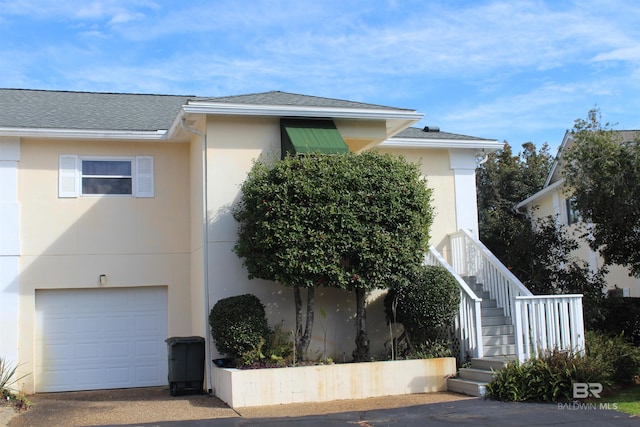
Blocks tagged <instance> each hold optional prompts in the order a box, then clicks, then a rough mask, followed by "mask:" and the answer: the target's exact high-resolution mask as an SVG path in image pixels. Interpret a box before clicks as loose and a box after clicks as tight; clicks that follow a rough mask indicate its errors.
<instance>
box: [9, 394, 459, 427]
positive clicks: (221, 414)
mask: <svg viewBox="0 0 640 427" xmlns="http://www.w3.org/2000/svg"><path fill="white" fill-rule="evenodd" d="M29 399H30V400H31V401H32V403H33V406H32V407H31V408H30V409H29V410H28V411H26V412H23V413H21V414H19V415H17V416H14V417H12V418H11V420H10V421H9V420H8V419H7V420H6V422H8V424H7V425H8V426H10V427H27V426H38V427H40V426H50V427H55V426H61V427H71V426H105V425H142V424H147V425H153V426H158V425H169V424H172V422H183V423H178V424H177V425H185V426H188V425H194V424H195V423H196V420H201V422H207V420H209V421H210V420H213V419H218V420H221V419H225V418H226V419H230V420H229V421H232V420H231V419H235V421H242V420H243V419H244V420H245V421H246V420H247V419H253V420H257V419H259V418H263V419H264V418H279V417H302V416H309V415H325V414H334V413H342V412H349V411H354V410H358V411H367V410H373V409H380V408H400V407H404V406H413V405H423V404H428V403H436V402H449V401H457V400H465V399H469V397H467V396H462V395H459V394H456V393H429V394H414V395H404V396H387V397H383V398H371V399H361V400H349V401H344V400H343V401H336V402H326V403H316V404H291V405H276V406H267V407H251V408H243V409H239V410H238V411H234V410H233V409H231V408H229V407H228V406H227V405H226V404H225V403H224V402H222V401H221V400H219V399H218V398H216V397H212V396H207V395H194V394H191V395H179V396H177V397H170V395H169V388H168V387H150V388H134V389H120V390H97V391H82V392H66V393H40V394H36V395H33V396H29ZM0 426H3V424H2V419H1V418H0Z"/></svg>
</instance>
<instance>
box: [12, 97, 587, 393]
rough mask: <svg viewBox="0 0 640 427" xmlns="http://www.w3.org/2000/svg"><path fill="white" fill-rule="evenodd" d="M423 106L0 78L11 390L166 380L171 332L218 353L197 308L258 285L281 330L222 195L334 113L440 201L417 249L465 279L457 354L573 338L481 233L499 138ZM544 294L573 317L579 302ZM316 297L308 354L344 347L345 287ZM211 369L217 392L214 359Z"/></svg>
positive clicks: (283, 315)
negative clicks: (490, 161)
mask: <svg viewBox="0 0 640 427" xmlns="http://www.w3.org/2000/svg"><path fill="white" fill-rule="evenodd" d="M421 118H422V114H420V113H418V112H417V111H414V110H411V109H403V108H394V107H385V106H380V105H372V104H366V103H361V102H352V101H345V100H338V99H328V98H321V97H314V96H306V95H298V94H291V93H285V92H266V93H258V94H249V95H240V96H229V97H217V98H205V97H196V96H165V95H143V94H118V93H85V92H63V91H40V90H15V89H3V90H0V176H1V180H0V182H1V183H2V185H1V186H0V324H1V325H2V328H0V355H2V356H3V357H5V358H7V359H8V360H12V361H16V362H17V363H19V364H20V370H21V372H23V373H28V374H29V375H28V376H27V377H26V378H24V379H22V380H21V382H20V384H19V388H20V389H22V391H23V392H25V393H33V392H50V391H69V390H87V389H106V388H125V387H139V386H153V385H163V384H166V382H167V348H166V344H165V339H166V338H167V337H173V336H202V337H205V338H206V345H205V348H206V360H208V361H210V360H212V359H213V358H215V357H217V356H218V354H217V352H216V349H215V346H214V345H213V344H212V343H211V339H210V336H209V332H208V322H207V316H208V314H209V311H210V308H211V307H212V306H213V304H215V302H216V301H218V300H220V299H221V298H225V297H228V296H232V295H239V294H243V293H253V294H255V295H257V296H258V297H259V298H260V299H261V301H262V302H263V303H264V304H265V305H266V309H267V314H268V318H269V321H270V322H271V324H275V323H278V322H281V321H282V322H284V323H283V325H284V327H291V325H292V323H293V318H294V316H293V305H294V304H293V301H292V297H291V292H290V290H288V289H287V288H284V287H283V286H280V285H279V284H277V283H270V282H265V281H262V280H249V279H248V278H247V273H246V271H244V269H243V267H242V263H241V260H240V259H238V258H237V257H236V255H235V254H234V253H233V252H232V250H231V249H232V247H233V244H234V241H235V239H236V227H237V225H236V223H235V221H234V219H233V218H232V216H231V214H230V206H232V205H233V204H234V203H235V202H236V201H237V200H238V197H239V186H240V184H241V183H242V182H243V181H244V179H245V178H246V175H247V172H248V171H249V170H250V168H251V166H252V162H253V161H254V159H257V158H259V157H260V156H261V155H279V154H280V153H281V151H282V150H283V146H282V144H283V138H282V135H283V134H284V133H287V134H288V131H287V129H286V127H287V126H296V123H297V125H298V126H303V127H307V128H308V129H310V130H311V133H313V131H314V130H315V128H314V120H322V121H323V123H327V122H328V123H329V127H331V128H332V129H334V130H335V132H332V134H333V135H334V137H337V139H336V141H335V142H336V143H338V144H343V145H344V146H346V147H347V148H348V150H350V151H354V152H358V151H362V150H370V149H377V150H380V151H382V152H392V153H399V154H402V155H404V156H406V157H407V158H408V159H409V160H411V161H420V163H421V168H422V170H423V173H424V175H425V176H427V177H428V183H429V185H430V186H431V187H432V188H433V189H434V205H435V212H436V216H435V221H434V223H433V227H432V233H431V234H432V244H433V248H432V250H431V253H430V255H429V256H428V257H427V258H428V262H433V263H440V264H442V265H447V266H449V268H451V269H452V270H451V271H452V272H454V273H456V274H458V277H459V279H460V280H459V283H460V286H461V292H462V294H463V302H462V303H461V314H460V316H459V319H458V321H457V322H456V325H455V326H454V328H453V330H454V332H455V334H456V337H457V338H456V343H457V344H456V345H457V351H458V353H459V355H460V357H461V358H464V357H480V358H482V357H484V356H487V355H495V354H505V353H512V354H513V353H516V349H517V352H518V354H519V355H520V357H528V355H530V354H531V352H532V351H533V352H535V348H538V347H539V346H540V345H541V343H543V342H544V343H545V345H546V344H548V345H560V346H564V347H565V348H576V346H578V347H579V344H580V339H581V336H582V335H581V334H582V331H581V329H579V328H580V327H581V317H580V318H579V319H578V320H576V321H575V322H573V321H572V322H571V328H573V329H571V330H570V331H568V332H566V333H564V332H563V333H562V334H559V333H557V328H558V327H562V325H560V326H558V325H555V326H553V325H551V326H549V328H551V327H555V328H556V329H554V330H555V331H556V333H555V335H553V331H551V329H549V331H551V332H549V331H546V332H545V330H541V329H540V325H539V323H540V322H536V321H535V318H534V317H531V316H534V314H535V313H534V312H535V310H533V309H530V307H531V306H530V305H531V304H538V307H541V306H540V304H542V303H541V302H540V301H541V300H537V299H531V298H529V296H530V293H528V294H527V292H528V291H527V290H526V289H524V288H523V287H522V285H521V284H518V283H519V282H517V279H515V280H516V281H515V282H514V278H513V277H512V275H511V276H509V274H510V273H509V272H508V270H507V269H506V268H504V267H503V266H500V265H499V264H498V263H496V262H495V261H494V260H493V259H492V258H491V254H490V253H488V251H486V248H483V247H482V245H481V244H480V243H479V242H477V229H478V225H477V208H476V192H475V168H476V164H477V163H476V161H477V160H478V159H481V158H482V157H483V156H485V155H486V154H487V153H489V152H491V151H492V150H496V149H498V148H500V147H501V144H499V143H498V142H497V141H495V140H489V139H482V138H476V137H469V136H463V135H456V134H451V133H447V132H440V131H439V129H437V128H433V127H430V128H424V129H417V128H412V127H411V125H412V124H414V123H416V122H417V121H419V120H420V119H421ZM292 122H293V124H291V123H292ZM293 139H295V138H293ZM289 142H292V144H291V146H293V150H296V144H295V143H296V141H295V140H294V141H289ZM291 146H288V148H289V149H292V148H291ZM299 148H300V147H299V146H298V149H299ZM494 258H495V257H494ZM462 276H465V277H466V278H467V281H468V282H469V283H471V281H472V280H470V278H475V279H476V280H475V282H478V281H479V282H478V283H480V285H479V288H476V289H475V290H474V289H472V288H470V287H469V286H468V285H467V282H465V281H463V280H462V279H461V277H462ZM476 292H478V294H476ZM483 293H484V294H483ZM485 294H486V295H485ZM481 295H484V298H485V300H486V301H485V302H489V301H490V300H491V301H493V307H494V309H493V311H494V312H495V310H498V311H500V313H503V314H504V315H502V314H500V316H499V318H500V320H505V321H507V322H511V323H510V324H509V328H511V329H510V330H508V329H505V328H506V327H505V328H501V327H498V326H487V325H489V324H493V325H495V322H494V323H490V322H489V320H486V319H484V318H483V316H485V314H483V313H485V312H484V311H482V312H481V305H480V304H481V301H482V296H481ZM550 298H553V297H550ZM550 301H551V300H550ZM554 301H555V302H554ZM563 301H564V300H563ZM552 303H557V304H559V305H558V306H559V307H560V311H562V310H565V309H569V310H573V311H572V312H571V313H573V315H576V316H577V315H579V316H581V315H582V314H581V313H582V311H581V308H580V307H581V306H580V305H579V303H580V299H579V297H576V298H573V299H571V300H570V301H568V302H567V301H564V302H558V301H556V300H552ZM376 305H377V306H378V308H380V305H381V301H380V299H379V298H378V299H377V300H372V301H370V309H369V312H368V314H369V330H370V336H371V338H372V343H371V347H372V352H373V353H376V352H381V351H382V348H383V344H384V338H383V335H384V333H386V330H387V325H385V324H384V319H383V316H382V311H381V308H380V310H378V311H376V310H375V307H376ZM316 307H317V308H322V309H324V310H325V311H327V313H328V315H327V318H326V319H323V320H322V321H317V322H316V325H315V328H316V329H315V331H314V341H313V343H312V349H311V351H312V352H313V351H319V349H320V348H321V346H325V345H326V348H327V352H328V354H330V355H332V356H333V357H334V358H336V360H341V359H342V357H343V353H342V352H343V351H345V350H344V349H352V347H353V344H352V343H353V342H354V334H355V328H354V326H353V321H352V317H353V313H354V301H353V298H352V296H351V295H349V294H346V293H344V292H341V291H339V290H335V289H324V288H322V289H320V290H319V291H318V292H316ZM483 307H484V306H483ZM489 307H491V306H489ZM482 310H485V309H484V308H482ZM490 311H491V310H490ZM493 315H495V313H493ZM518 316H519V317H518ZM483 319H484V320H483ZM492 321H495V318H493V320H492ZM321 322H325V323H324V324H322V325H321V324H320V323H321ZM483 322H485V323H487V322H489V323H487V325H485V326H487V327H485V328H483V326H482V325H483ZM523 322H524V323H523ZM542 323H544V322H542ZM528 325H530V326H528ZM536 325H537V326H536ZM543 326H544V325H543ZM566 327H567V328H568V327H569V326H566ZM321 328H324V330H325V331H326V338H325V337H323V336H322V335H323V334H322V332H321ZM514 328H515V329H514ZM522 328H524V329H522ZM576 328H577V329H576ZM491 331H493V332H491ZM514 331H515V332H514ZM522 331H530V332H522ZM531 331H532V332H531ZM376 332H377V333H378V334H376ZM483 333H484V334H485V335H486V334H487V333H489V334H491V333H492V334H493V336H483ZM496 334H498V335H500V334H509V337H508V339H505V340H502V339H501V337H500V336H497V335H496ZM376 335H378V339H377V340H375V339H374V338H375V337H376ZM554 336H556V338H557V337H560V336H562V339H564V340H569V341H566V342H562V343H559V344H558V343H556V341H554V338H553V337H554ZM516 338H517V339H516ZM541 340H542V341H541ZM576 340H577V341H576ZM494 341H496V342H498V341H500V342H502V341H504V346H503V347H500V346H499V345H497V344H496V342H494ZM483 346H484V347H483ZM347 351H350V350H347ZM206 371H207V372H206V378H205V381H206V383H207V384H206V385H205V387H208V388H209V389H210V388H211V366H209V364H207V369H206Z"/></svg>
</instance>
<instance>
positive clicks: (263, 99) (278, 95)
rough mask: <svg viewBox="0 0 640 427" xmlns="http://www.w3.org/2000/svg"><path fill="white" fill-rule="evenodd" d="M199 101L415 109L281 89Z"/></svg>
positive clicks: (199, 99)
mask: <svg viewBox="0 0 640 427" xmlns="http://www.w3.org/2000/svg"><path fill="white" fill-rule="evenodd" d="M197 101H204V102H214V103H217V102H221V103H229V104H247V105H280V106H283V105H288V106H293V107H320V108H358V109H379V110H398V111H413V110H410V109H406V108H396V107H386V106H383V105H376V104H367V103H363V102H354V101H347V100H343V99H334V98H323V97H320V96H311V95H300V94H296V93H289V92H281V91H270V92H262V93H252V94H247V95H237V96H222V97H216V98H198V99H197Z"/></svg>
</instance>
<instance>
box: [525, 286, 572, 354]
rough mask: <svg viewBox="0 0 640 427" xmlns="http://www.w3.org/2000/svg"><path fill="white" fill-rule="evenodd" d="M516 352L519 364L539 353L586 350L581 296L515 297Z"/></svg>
mask: <svg viewBox="0 0 640 427" xmlns="http://www.w3.org/2000/svg"><path fill="white" fill-rule="evenodd" d="M514 320H515V325H516V331H521V333H519V334H518V333H517V332H516V334H517V335H516V350H517V352H518V358H519V359H520V360H526V359H529V358H531V357H532V356H535V355H537V354H538V353H539V352H540V351H544V350H552V349H554V348H557V349H561V350H573V351H575V352H580V351H583V350H584V318H583V314H582V295H536V296H530V297H516V303H515V319H514Z"/></svg>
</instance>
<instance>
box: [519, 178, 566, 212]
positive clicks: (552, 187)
mask: <svg viewBox="0 0 640 427" xmlns="http://www.w3.org/2000/svg"><path fill="white" fill-rule="evenodd" d="M562 184H564V179H560V180H558V181H556V182H554V183H553V184H551V185H549V186H548V187H544V188H543V189H542V190H540V191H538V192H537V193H535V194H533V195H531V196H529V197H527V198H526V199H524V200H523V201H521V202H520V203H518V204H517V205H516V210H520V209H522V208H523V207H525V206H527V205H530V204H531V203H532V202H535V201H536V200H537V199H539V198H541V197H544V196H546V195H547V194H549V193H551V192H552V191H555V190H557V189H558V187H561V186H562Z"/></svg>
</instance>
